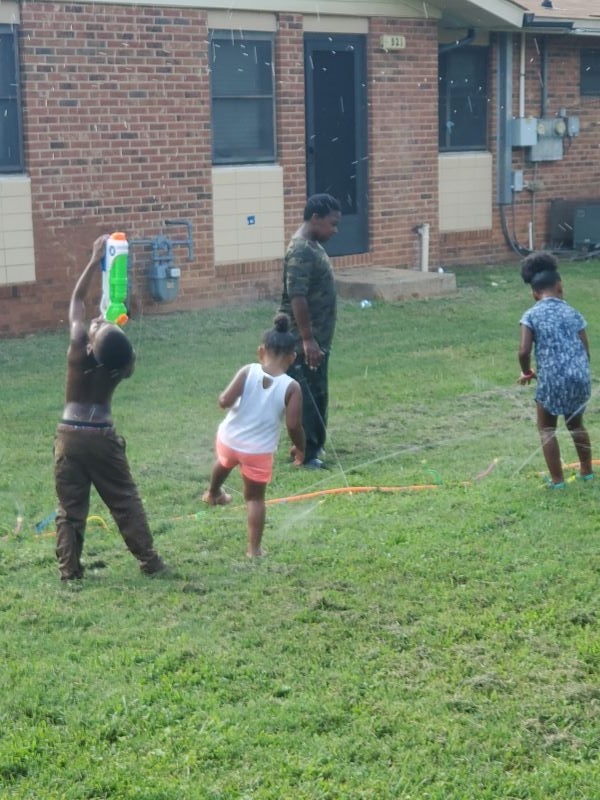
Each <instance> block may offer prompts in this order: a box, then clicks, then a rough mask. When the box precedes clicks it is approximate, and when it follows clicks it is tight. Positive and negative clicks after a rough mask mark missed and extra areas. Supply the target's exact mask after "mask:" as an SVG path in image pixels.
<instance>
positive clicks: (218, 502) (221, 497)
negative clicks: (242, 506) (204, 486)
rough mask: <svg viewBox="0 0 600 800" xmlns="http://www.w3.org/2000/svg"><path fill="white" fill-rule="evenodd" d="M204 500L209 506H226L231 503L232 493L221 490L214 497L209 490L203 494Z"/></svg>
mask: <svg viewBox="0 0 600 800" xmlns="http://www.w3.org/2000/svg"><path fill="white" fill-rule="evenodd" d="M202 502H203V503H207V504H208V505H209V506H226V505H227V504H228V503H231V495H230V494H227V493H226V492H223V491H221V492H220V493H219V494H218V495H217V496H216V497H214V496H213V495H212V494H211V493H210V492H209V491H208V490H207V491H206V492H204V494H203V495H202Z"/></svg>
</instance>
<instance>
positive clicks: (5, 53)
mask: <svg viewBox="0 0 600 800" xmlns="http://www.w3.org/2000/svg"><path fill="white" fill-rule="evenodd" d="M22 171H23V138H22V134H21V97H20V86H19V52H18V46H17V28H15V27H14V26H12V25H0V173H6V172H22Z"/></svg>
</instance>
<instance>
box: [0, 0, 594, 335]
mask: <svg viewBox="0 0 600 800" xmlns="http://www.w3.org/2000/svg"><path fill="white" fill-rule="evenodd" d="M555 5H556V6H558V5H559V4H558V3H555ZM551 6H552V3H549V1H548V0H545V2H543V3H542V2H541V0H527V2H525V1H524V0H522V1H521V2H514V0H488V1H487V2H483V0H481V1H480V0H445V2H441V0H440V1H439V2H436V0H432V2H429V0H427V1H426V2H420V0H419V2H417V0H371V2H359V1H358V0H319V3H318V4H315V2H314V0H286V1H285V2H284V1H283V0H281V2H280V3H279V4H277V3H275V2H266V0H265V1H264V2H252V1H251V0H239V1H238V2H236V3H235V10H231V9H229V8H228V6H227V4H224V3H223V0H221V2H219V1H218V0H216V1H215V0H119V1H118V2H117V1H116V0H51V1H50V0H49V1H48V2H46V0H0V102H1V103H2V111H3V114H2V115H0V210H1V217H0V335H4V336H6V335H16V334H21V333H25V332H29V331H34V330H40V329H47V328H56V327H57V326H60V325H61V324H64V321H65V316H66V313H67V301H68V297H69V294H70V292H71V290H72V288H73V285H74V283H75V280H76V277H77V275H78V274H79V271H80V269H81V267H82V265H83V263H84V262H85V260H86V256H87V253H88V251H89V245H90V242H91V240H92V239H93V238H94V237H95V236H97V235H98V234H100V233H102V232H110V231H113V230H124V231H125V232H126V233H127V236H128V238H129V240H130V243H131V258H130V269H131V276H130V277H131V285H132V287H133V290H134V291H135V293H136V295H137V296H138V298H139V302H140V303H142V304H143V308H144V312H145V313H164V312H167V311H172V310H183V309H193V308H201V307H208V306H213V305H216V304H233V303H238V302H242V301H244V300H249V299H253V298H261V297H263V298H264V297H276V296H277V295H278V293H279V289H280V283H281V265H282V254H283V251H284V247H285V243H286V239H287V238H288V237H289V235H290V234H291V233H292V232H293V230H294V229H295V227H297V225H298V223H299V221H300V219H301V213H302V208H303V205H304V202H305V198H306V196H307V195H308V194H311V193H312V192H315V191H330V192H331V193H332V194H335V195H336V196H338V197H339V199H340V200H341V202H342V205H343V221H342V226H341V230H340V234H339V236H338V237H336V238H335V239H333V240H332V241H331V245H330V250H331V254H332V256H333V263H334V267H353V266H356V267H359V266H360V267H397V268H404V269H413V268H416V267H418V266H419V262H420V259H422V257H423V254H422V252H421V251H420V249H422V245H423V237H422V236H420V235H419V234H418V233H416V230H422V228H423V226H424V225H426V226H427V230H428V232H429V250H428V253H427V256H428V262H429V263H430V264H431V266H432V268H436V267H437V265H439V264H444V265H446V266H451V267H453V268H454V267H459V266H460V265H463V264H469V263H491V262H498V263H499V262H506V263H511V262H514V260H515V259H516V258H517V257H518V256H519V255H520V254H521V253H522V252H525V251H526V250H527V249H528V248H541V247H548V246H551V247H557V248H564V249H569V248H572V247H594V246H595V245H596V244H597V243H598V242H596V241H595V231H596V230H597V228H598V227H599V225H597V224H596V219H600V214H598V213H597V211H598V207H600V192H599V190H598V184H599V178H600V174H599V173H600V167H599V159H598V156H599V154H600V152H599V150H600V128H599V125H600V18H599V17H598V13H597V8H596V0H561V2H560V9H559V8H556V9H554V8H552V7H551ZM280 7H281V10H277V9H278V8H280ZM159 235H160V236H165V237H167V238H166V240H165V239H159V240H158V243H157V239H156V237H157V236H159ZM598 240H600V232H599V233H598ZM171 246H172V249H171V251H170V254H171V255H173V256H174V258H175V265H176V267H177V268H179V269H180V270H181V277H180V278H177V277H176V273H169V272H168V271H167V272H165V271H164V263H163V262H162V257H163V256H164V255H165V254H166V255H169V250H170V248H171ZM165 247H166V252H165V250H164V248H165ZM152 269H154V270H155V271H154V273H152ZM161 270H162V271H161ZM152 274H153V275H154V277H155V278H157V280H155V281H154V282H151V281H150V277H151V276H152ZM157 287H159V290H158V292H157ZM164 287H167V297H165V296H164V295H163V294H161V291H162V289H163V288H164Z"/></svg>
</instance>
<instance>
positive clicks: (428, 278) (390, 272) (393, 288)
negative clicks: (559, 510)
mask: <svg viewBox="0 0 600 800" xmlns="http://www.w3.org/2000/svg"><path fill="white" fill-rule="evenodd" d="M335 283H336V289H337V293H338V294H339V296H340V297H343V298H345V299H347V300H387V301H389V302H390V301H394V300H413V299H422V298H427V297H451V296H452V295H455V294H456V293H457V289H456V277H455V275H454V274H453V273H452V272H421V271H419V270H414V269H396V268H394V267H358V268H356V269H336V270H335Z"/></svg>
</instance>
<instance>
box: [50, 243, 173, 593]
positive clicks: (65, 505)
mask: <svg viewBox="0 0 600 800" xmlns="http://www.w3.org/2000/svg"><path fill="white" fill-rule="evenodd" d="M107 239H108V236H100V237H98V238H97V239H96V241H95V242H94V244H93V248H92V255H91V258H90V260H89V262H88V264H87V266H86V267H85V269H84V271H83V273H82V275H81V276H80V278H79V280H78V281H77V284H76V286H75V289H74V290H73V294H72V295H71V303H70V306H69V327H70V341H69V349H68V351H67V378H66V398H65V406H64V410H63V415H62V419H61V421H60V422H59V424H58V427H57V430H56V436H55V440H54V478H55V484H56V494H57V497H58V509H57V516H56V556H57V559H58V568H59V572H60V577H61V580H63V581H69V580H73V579H79V578H82V577H83V573H84V567H83V565H82V563H81V554H82V550H83V541H84V533H85V524H86V520H87V516H88V510H89V502H90V489H91V487H92V485H93V486H94V487H95V488H96V490H97V492H98V494H99V495H100V497H101V498H102V500H103V501H104V502H105V503H106V505H107V506H108V509H109V510H110V512H111V514H112V516H113V518H114V520H115V522H116V523H117V526H118V528H119V531H120V533H121V536H122V537H123V539H124V540H125V544H126V545H127V547H128V548H129V550H130V551H131V553H132V554H133V555H134V556H135V557H136V558H137V560H138V561H139V564H140V569H141V571H142V572H143V573H145V574H146V575H155V574H157V573H159V572H163V571H164V570H165V569H166V566H165V563H164V562H163V560H162V559H161V558H160V556H159V555H158V553H157V552H156V551H155V549H154V544H153V540H152V534H151V533H150V528H149V526H148V520H147V518H146V512H145V510H144V506H143V505H142V501H141V498H140V496H139V493H138V490H137V487H136V484H135V482H134V480H133V478H132V477H131V472H130V470H129V464H128V461H127V457H126V455H125V440H124V439H123V438H122V437H121V436H119V435H117V433H116V431H115V429H114V427H113V423H112V418H111V399H112V395H113V393H114V391H115V389H116V388H117V386H118V385H119V383H120V382H121V381H122V380H123V379H124V378H129V376H130V375H131V374H132V372H133V369H134V365H135V352H134V350H133V347H132V346H131V343H130V341H129V339H128V338H127V336H126V335H125V333H124V332H123V331H122V330H121V328H120V327H119V326H118V325H116V324H113V323H111V322H107V321H106V320H105V319H104V318H103V317H97V318H96V319H93V320H92V321H91V323H90V326H89V330H88V328H87V326H86V308H85V298H86V295H87V294H88V291H89V289H90V287H91V285H92V283H93V281H94V280H95V279H96V280H98V281H99V280H100V277H101V263H102V259H103V257H104V251H105V246H106V241H107Z"/></svg>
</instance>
